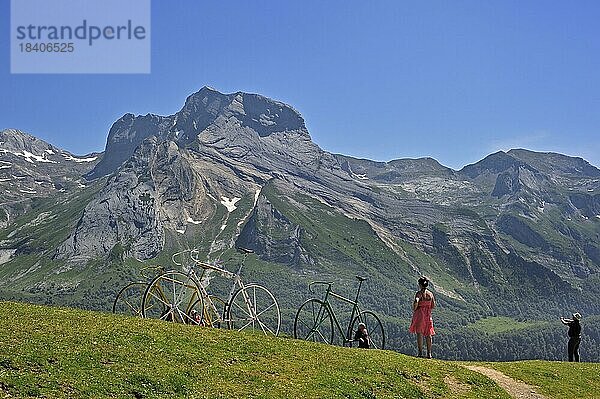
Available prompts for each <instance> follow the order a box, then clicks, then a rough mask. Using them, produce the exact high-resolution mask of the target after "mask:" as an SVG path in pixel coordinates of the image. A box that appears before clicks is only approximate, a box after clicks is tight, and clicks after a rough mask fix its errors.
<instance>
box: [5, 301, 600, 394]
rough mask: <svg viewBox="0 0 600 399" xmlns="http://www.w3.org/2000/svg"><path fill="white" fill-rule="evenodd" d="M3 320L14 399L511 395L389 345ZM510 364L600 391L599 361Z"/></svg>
mask: <svg viewBox="0 0 600 399" xmlns="http://www.w3.org/2000/svg"><path fill="white" fill-rule="evenodd" d="M0 320H1V321H2V323H3V324H6V323H10V325H11V329H10V332H9V330H7V329H2V330H0V354H2V355H0V371H1V372H0V392H2V393H3V394H4V395H10V396H12V397H26V396H39V395H43V396H44V397H50V398H55V397H71V398H73V397H90V396H93V397H135V398H140V397H189V396H190V395H194V396H201V397H204V396H206V397H229V398H234V397H254V396H260V397H269V398H284V397H291V396H293V397H300V398H322V397H348V398H359V397H377V398H388V397H390V398H391V397H404V398H479V397H485V398H508V397H509V396H508V395H507V394H506V393H505V392H504V391H503V390H502V389H500V388H499V387H498V386H497V385H496V384H495V383H494V382H493V381H491V380H489V379H488V378H486V377H484V376H482V375H481V374H479V373H475V372H472V371H469V370H467V369H466V368H464V367H463V366H462V365H461V364H458V363H454V362H443V361H438V360H427V359H418V358H413V357H408V356H404V355H400V354H396V353H393V352H389V351H365V350H360V349H348V348H341V347H333V346H327V345H321V344H311V343H308V342H303V341H297V340H292V339H288V338H266V337H264V336H261V335H256V334H249V333H237V332H230V331H225V330H217V329H205V328H201V327H194V326H185V325H174V324H170V323H165V322H158V321H155V320H143V319H134V318H128V317H119V316H113V315H107V314H102V313H93V312H85V311H77V310H71V309H63V308H52V307H41V306H34V305H25V304H15V303H7V302H3V303H0ZM488 366H492V367H494V366H495V365H494V364H491V365H488ZM499 366H500V365H499ZM502 367H503V368H505V369H508V368H510V369H511V373H514V374H515V373H519V372H521V373H523V372H524V370H527V372H528V374H529V375H528V376H525V377H523V378H525V379H528V380H534V381H533V383H540V382H541V383H543V385H541V389H542V390H544V391H547V394H548V397H549V398H559V397H579V398H592V397H594V395H595V394H596V392H597V390H598V389H600V386H599V385H598V380H597V379H596V378H595V376H596V371H597V369H596V366H595V365H591V364H566V363H549V362H531V363H513V364H510V363H509V364H503V365H502ZM537 370H545V371H546V372H547V373H551V374H552V376H553V377H552V381H549V380H547V379H543V378H541V379H537V378H536V376H537V375H542V374H537V373H536V371H537ZM542 377H543V375H542ZM578 382H579V383H578ZM547 388H549V389H547Z"/></svg>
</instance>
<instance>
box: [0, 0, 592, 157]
mask: <svg viewBox="0 0 600 399" xmlns="http://www.w3.org/2000/svg"><path fill="white" fill-rule="evenodd" d="M0 15H1V16H2V24H1V26H2V27H1V28H0V29H1V30H0V32H1V38H0V54H2V56H1V58H0V60H1V63H0V90H1V92H0V129H1V128H8V127H12V128H19V129H21V130H25V131H27V132H30V133H32V134H34V135H36V136H38V137H41V138H43V139H45V140H47V141H49V142H51V143H53V144H55V145H57V146H60V147H63V148H66V149H68V150H70V151H72V152H75V153H87V152H91V151H99V150H102V149H103V148H104V144H105V142H106V136H107V134H108V130H109V128H110V126H111V124H112V123H113V122H114V121H115V120H116V119H118V118H119V117H120V116H121V115H122V114H124V113H126V112H133V113H136V114H146V113H156V114H164V115H167V114H172V113H174V112H177V111H178V110H179V109H180V108H181V106H182V105H183V102H184V100H185V98H186V97H187V96H188V95H189V94H191V93H193V92H195V91H197V90H198V89H200V88H201V87H202V86H204V85H209V86H212V87H215V88H216V89H218V90H220V91H223V92H234V91H248V92H257V93H260V94H264V95H266V96H268V97H272V98H275V99H278V100H281V101H284V102H287V103H289V104H291V105H293V106H294V107H295V108H296V109H297V110H299V111H300V112H301V113H302V115H303V116H304V118H305V119H306V123H307V126H308V129H309V131H310V133H311V135H312V137H313V140H314V141H315V142H316V143H318V144H319V145H320V146H321V147H322V148H324V149H326V150H328V151H332V152H339V153H344V154H349V155H353V156H358V157H365V158H371V159H376V160H390V159H395V158H403V157H421V156H431V157H434V158H436V159H438V160H439V161H440V162H442V163H443V164H445V165H447V166H451V167H454V168H460V167H462V166H464V165H465V164H468V163H472V162H475V161H477V160H479V159H481V158H482V157H484V156H485V155H487V154H489V153H491V152H493V151H496V150H499V149H509V148H513V147H523V148H529V149H534V150H541V151H556V152H562V153H566V154H570V155H577V156H582V157H584V158H585V159H587V160H589V161H590V162H592V163H593V164H595V165H597V166H599V165H600V73H599V72H598V71H600V23H599V22H598V21H600V3H599V2H596V1H577V2H559V1H554V2H548V1H527V2H520V1H495V2H482V1H452V2H448V1H429V2H400V1H389V2H385V1H374V2H364V1H362V2H358V1H330V2H329V1H328V2H323V1H296V2H293V1H289V2H288V1H286V2H275V1H272V2H267V1H227V2H220V1H219V2H217V1H210V2H209V1H198V0H186V1H184V0H179V1H167V0H154V1H153V8H152V73H151V74H149V75H11V74H10V60H9V43H8V40H9V34H10V33H9V25H10V24H9V2H8V1H7V0H2V1H0Z"/></svg>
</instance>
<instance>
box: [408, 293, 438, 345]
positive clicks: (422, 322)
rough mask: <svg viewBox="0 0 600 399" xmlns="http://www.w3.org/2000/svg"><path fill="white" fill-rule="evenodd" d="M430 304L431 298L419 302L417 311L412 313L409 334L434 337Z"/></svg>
mask: <svg viewBox="0 0 600 399" xmlns="http://www.w3.org/2000/svg"><path fill="white" fill-rule="evenodd" d="M432 303H433V301H432V300H431V298H429V299H421V300H419V303H418V304H417V310H415V312H414V313H413V317H412V322H411V323H410V328H409V329H408V331H409V332H411V333H416V334H423V335H424V336H431V335H435V331H434V330H433V319H432V318H431V305H432Z"/></svg>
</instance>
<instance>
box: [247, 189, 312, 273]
mask: <svg viewBox="0 0 600 399" xmlns="http://www.w3.org/2000/svg"><path fill="white" fill-rule="evenodd" d="M303 234H304V229H303V228H302V227H301V226H299V225H297V224H295V223H292V222H291V221H290V220H289V219H287V218H286V217H285V216H284V215H283V214H281V213H280V212H279V211H278V210H277V208H275V207H274V206H273V205H272V204H271V203H270V202H269V201H268V200H267V199H266V198H265V197H264V196H260V197H259V199H258V201H257V203H256V206H255V207H254V210H253V212H252V216H251V217H250V219H249V220H248V222H247V223H246V224H245V225H244V228H243V230H242V231H241V234H240V236H239V238H238V239H237V241H236V245H237V246H240V247H242V248H250V249H252V250H254V251H255V252H256V253H258V254H260V256H261V258H262V259H264V260H266V261H269V262H278V263H283V264H286V265H289V266H292V267H297V266H299V265H300V263H301V262H302V263H304V264H314V260H313V259H311V258H310V256H309V255H308V253H307V251H306V250H305V249H304V248H303V247H302V242H301V236H302V235H303Z"/></svg>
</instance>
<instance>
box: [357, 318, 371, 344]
mask: <svg viewBox="0 0 600 399" xmlns="http://www.w3.org/2000/svg"><path fill="white" fill-rule="evenodd" d="M354 340H355V341H358V347H359V348H365V349H369V347H370V345H369V341H370V340H371V339H370V338H369V333H368V332H367V326H365V323H358V330H356V333H354Z"/></svg>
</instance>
